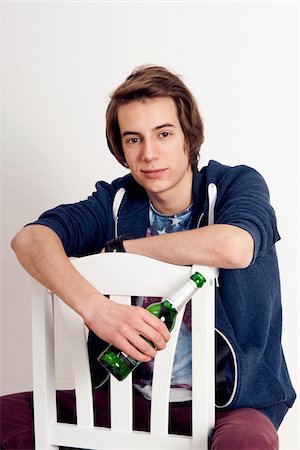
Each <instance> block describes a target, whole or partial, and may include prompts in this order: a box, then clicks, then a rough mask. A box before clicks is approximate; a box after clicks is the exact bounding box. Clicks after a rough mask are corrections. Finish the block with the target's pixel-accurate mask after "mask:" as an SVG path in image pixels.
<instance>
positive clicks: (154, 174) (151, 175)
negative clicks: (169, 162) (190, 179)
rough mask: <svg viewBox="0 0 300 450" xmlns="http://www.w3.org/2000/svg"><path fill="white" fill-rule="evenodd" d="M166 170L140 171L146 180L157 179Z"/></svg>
mask: <svg viewBox="0 0 300 450" xmlns="http://www.w3.org/2000/svg"><path fill="white" fill-rule="evenodd" d="M166 170H167V169H144V170H143V169H142V170H141V172H142V174H143V175H144V176H145V177H147V178H159V177H160V176H162V175H163V174H164V173H165V172H166Z"/></svg>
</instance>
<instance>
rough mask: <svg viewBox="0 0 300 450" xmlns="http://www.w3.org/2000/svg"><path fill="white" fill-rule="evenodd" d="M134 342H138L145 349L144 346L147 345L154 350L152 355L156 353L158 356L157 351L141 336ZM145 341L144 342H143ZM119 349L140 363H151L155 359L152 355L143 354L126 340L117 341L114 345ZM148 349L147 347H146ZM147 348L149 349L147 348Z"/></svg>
mask: <svg viewBox="0 0 300 450" xmlns="http://www.w3.org/2000/svg"><path fill="white" fill-rule="evenodd" d="M132 340H133V341H136V342H137V344H138V345H140V346H141V347H143V345H145V344H147V346H148V347H150V348H151V349H152V354H153V353H154V356H155V354H156V350H155V349H154V348H152V347H151V346H150V345H149V344H148V343H147V342H146V341H145V339H143V338H142V337H141V336H136V337H135V338H134V339H132ZM141 341H143V342H141ZM114 345H115V346H116V347H117V348H119V349H120V350H121V351H122V352H123V353H124V354H125V355H128V356H130V357H131V358H134V359H136V360H137V361H140V362H149V361H151V359H152V358H153V357H154V356H153V357H151V356H150V355H147V354H146V353H143V352H141V351H140V350H139V349H138V348H137V347H136V346H135V345H133V343H131V342H130V341H128V340H127V339H125V338H120V339H118V340H117V342H116V344H114ZM145 347H146V346H145ZM146 348H147V347H146Z"/></svg>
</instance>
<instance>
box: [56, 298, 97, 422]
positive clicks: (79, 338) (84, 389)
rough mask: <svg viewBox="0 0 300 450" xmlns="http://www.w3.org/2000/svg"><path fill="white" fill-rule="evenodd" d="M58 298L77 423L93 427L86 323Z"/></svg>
mask: <svg viewBox="0 0 300 450" xmlns="http://www.w3.org/2000/svg"><path fill="white" fill-rule="evenodd" d="M56 298H57V300H58V304H59V307H60V311H61V313H62V316H63V319H64V323H65V327H66V330H67V334H68V337H69V344H70V350H71V356H72V364H73V372H74V382H75V392H76V412H77V423H78V426H82V427H93V426H94V413H93V397H92V383H91V376H90V370H89V356H88V350H87V345H86V331H85V325H84V322H83V320H82V318H81V317H80V316H79V314H77V313H76V312H75V311H73V310H72V309H71V308H69V307H68V306H67V305H66V304H65V303H64V302H63V301H62V300H60V299H58V297H56Z"/></svg>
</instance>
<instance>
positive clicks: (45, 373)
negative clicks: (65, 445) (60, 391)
mask: <svg viewBox="0 0 300 450" xmlns="http://www.w3.org/2000/svg"><path fill="white" fill-rule="evenodd" d="M31 292H32V298H31V301H32V325H33V326H32V351H33V355H32V358H33V388H34V389H33V390H34V394H33V404H34V434H35V448H36V449H37V450H39V449H43V450H54V449H57V450H58V447H57V446H54V445H51V444H50V436H49V423H56V421H57V414H56V392H55V365H54V323H53V296H52V295H50V294H48V293H47V291H46V289H45V287H44V286H42V285H41V284H39V283H38V282H37V281H35V280H34V279H32V291H31Z"/></svg>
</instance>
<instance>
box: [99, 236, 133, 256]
mask: <svg viewBox="0 0 300 450" xmlns="http://www.w3.org/2000/svg"><path fill="white" fill-rule="evenodd" d="M128 239H134V237H133V236H132V235H131V234H122V235H121V236H118V237H117V238H115V239H111V240H110V241H107V242H106V244H105V247H104V248H105V253H109V252H123V253H125V252H126V249H125V247H124V241H125V240H128Z"/></svg>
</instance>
